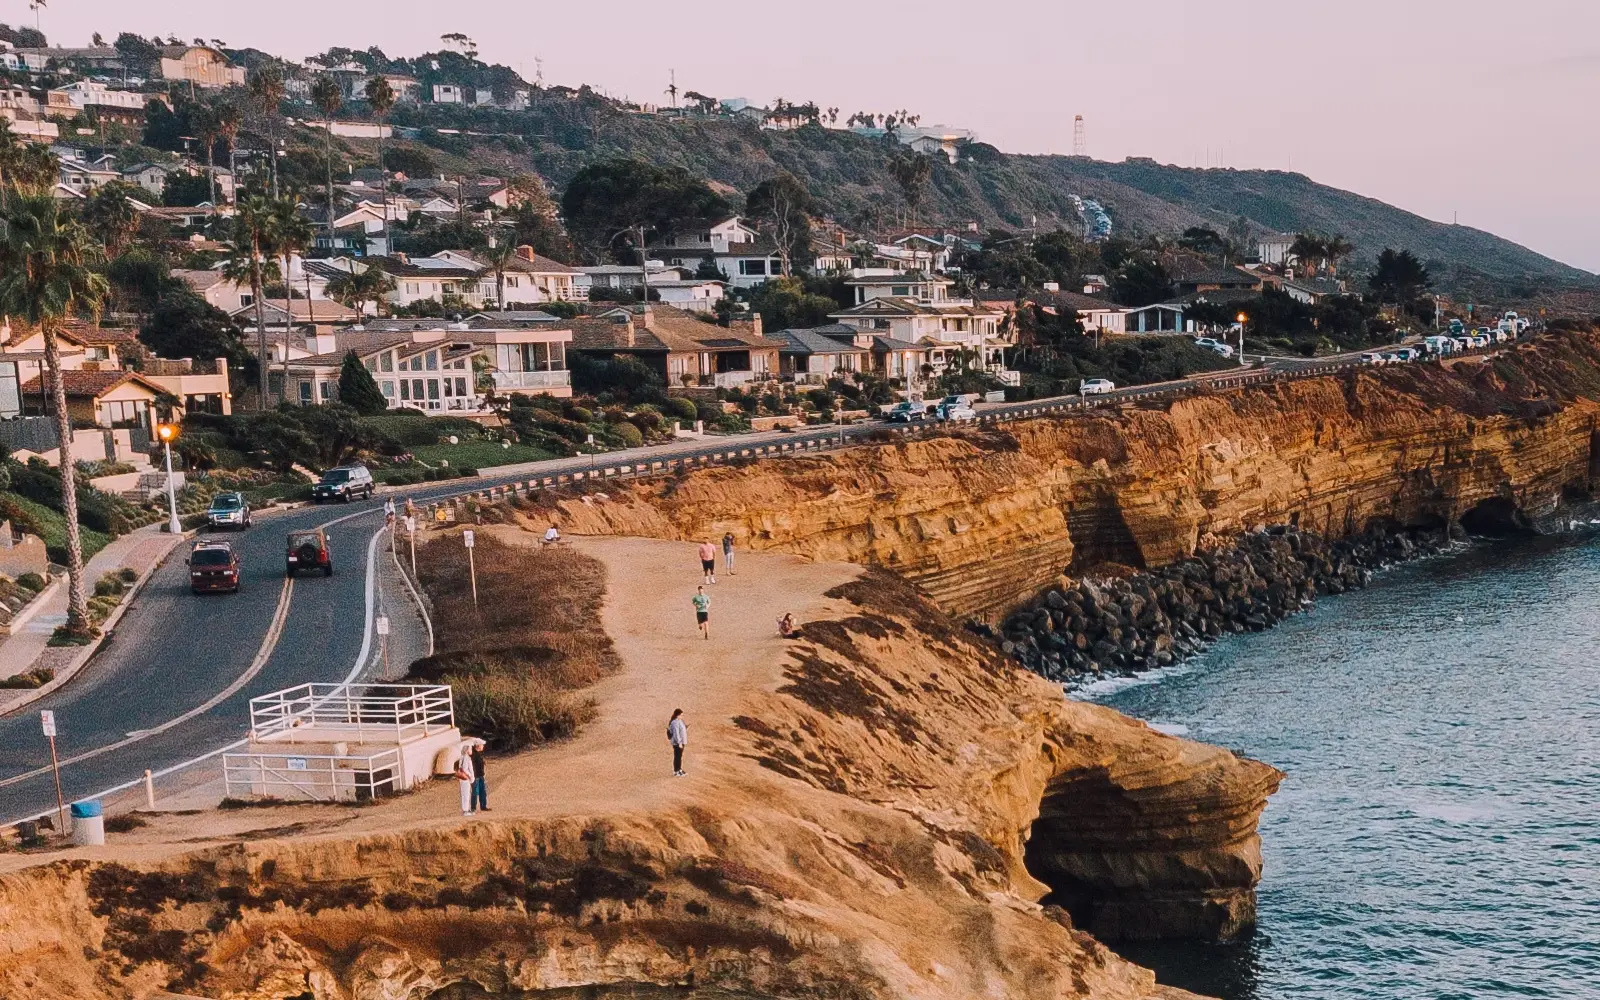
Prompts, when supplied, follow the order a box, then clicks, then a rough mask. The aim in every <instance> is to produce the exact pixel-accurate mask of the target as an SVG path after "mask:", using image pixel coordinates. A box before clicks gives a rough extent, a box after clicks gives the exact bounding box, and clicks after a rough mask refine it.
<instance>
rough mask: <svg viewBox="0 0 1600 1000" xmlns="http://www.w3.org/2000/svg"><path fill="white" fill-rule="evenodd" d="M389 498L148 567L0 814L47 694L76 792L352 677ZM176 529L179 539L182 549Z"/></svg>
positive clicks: (43, 802)
mask: <svg viewBox="0 0 1600 1000" xmlns="http://www.w3.org/2000/svg"><path fill="white" fill-rule="evenodd" d="M1354 360H1355V355H1354V354H1352V355H1343V356H1340V357H1337V358H1324V359H1315V360H1311V359H1298V358H1267V359H1264V361H1263V364H1262V365H1261V366H1260V367H1256V368H1251V369H1243V368H1241V369H1238V370H1227V371H1222V372H1212V373H1207V374H1205V375H1203V376H1200V377H1198V378H1195V379H1180V380H1178V381H1175V382H1168V383H1161V384H1158V385H1149V386H1133V387H1129V388H1127V389H1123V390H1118V391H1117V392H1113V393H1107V394H1105V395H1102V396H1099V397H1094V398H1093V399H1091V400H1090V403H1091V405H1094V406H1104V405H1114V404H1116V403H1118V402H1127V401H1134V400H1138V399H1140V398H1149V397H1154V396H1164V395H1170V394H1173V393H1177V392H1183V391H1187V390H1189V389H1192V388H1193V387H1194V386H1195V384H1196V383H1197V382H1198V381H1202V380H1203V381H1209V382H1213V383H1219V384H1223V385H1226V384H1236V383H1238V382H1242V381H1257V380H1267V379H1270V378H1273V377H1283V376H1285V375H1288V376H1294V375H1304V374H1312V373H1315V372H1320V371H1325V370H1329V369H1338V368H1343V367H1349V366H1351V365H1353V363H1354ZM1083 405H1084V400H1082V399H1080V398H1079V397H1076V396H1069V397H1059V398H1056V399H1050V400H1035V401H1030V402H1026V403H1003V404H986V405H981V406H980V411H981V419H983V420H984V421H985V422H990V421H1001V420H1006V419H1014V418H1016V417H1020V416H1026V415H1030V414H1033V413H1038V412H1048V411H1052V410H1062V409H1073V408H1078V407H1081V406H1083ZM882 427H883V425H882V424H879V423H867V424H857V425H852V426H846V427H843V428H838V427H816V428H809V429H806V430H801V431H795V432H771V433H764V434H751V435H742V436H740V437H736V438H708V439H705V440H690V439H685V440H681V441H678V442H675V443H673V444H669V445H666V446H661V447H653V448H640V449H632V450H630V451H627V452H617V453H608V454H606V455H604V456H600V457H599V458H597V459H592V458H590V457H588V456H580V457H578V458H568V459H556V460H552V461H549V462H540V463H534V464H533V465H530V466H519V467H515V468H509V469H506V470H501V471H500V472H499V473H497V474H493V475H485V476H482V477H480V478H477V479H471V480H462V481H456V482H454V483H441V484H435V485H431V486H428V487H424V488H416V489H412V490H408V491H406V493H405V495H407V496H410V497H412V498H414V499H415V500H417V501H418V502H426V501H428V500H430V499H439V498H443V497H447V496H450V495H454V494H460V493H462V492H465V491H472V490H479V489H485V488H488V487H491V486H495V485H499V484H504V483H509V482H516V481H525V480H527V479H528V478H529V477H530V476H531V475H540V476H553V475H558V474H561V473H571V472H578V471H584V470H588V469H590V468H591V467H593V466H594V465H595V464H596V462H598V463H599V464H601V465H602V466H611V465H617V464H627V463H631V462H638V461H652V460H654V461H661V460H664V459H685V458H696V457H700V456H711V455H722V454H725V453H727V452H728V451H729V450H730V449H747V448H758V447H762V446H764V445H768V444H777V443H779V442H781V443H783V444H788V445H800V444H802V443H805V442H815V441H830V442H832V441H838V440H840V439H841V436H842V439H843V440H845V441H850V440H854V439H858V438H861V437H864V436H866V435H869V434H873V433H875V432H877V431H879V430H880V429H881V428H882ZM316 525H325V526H328V530H329V532H330V537H331V540H332V541H331V548H332V550H333V555H334V564H335V572H334V575H333V576H332V577H326V578H324V577H320V576H309V575H304V576H299V577H297V578H295V579H294V580H286V579H285V577H284V574H283V567H284V535H285V532H287V531H291V530H295V529H300V528H309V527H313V526H316ZM382 527H383V517H382V510H381V501H367V502H364V503H359V504H355V505H353V506H352V507H350V508H344V507H331V508H329V507H311V508H304V509H300V510H294V511H290V512H287V513H284V514H281V515H273V516H258V517H257V519H256V524H255V526H254V527H253V528H251V529H250V530H249V531H247V532H244V533H242V534H239V535H236V536H233V541H234V542H235V548H236V549H237V550H238V551H239V553H240V557H241V560H242V562H243V566H244V583H243V586H242V588H241V592H240V593H239V594H236V595H206V596H195V595H192V594H190V593H189V590H188V587H187V583H188V578H187V567H186V566H185V565H184V562H183V559H182V558H181V557H179V556H177V555H174V556H172V557H169V558H168V559H167V560H166V562H165V563H163V564H162V565H161V566H159V567H158V568H157V569H156V570H155V572H154V573H153V574H152V577H151V579H150V580H149V581H148V583H147V584H146V585H145V587H144V589H143V590H142V591H141V592H140V593H139V595H138V596H137V597H136V598H135V599H134V604H133V606H132V607H130V608H129V609H128V612H127V613H126V614H125V615H124V617H123V619H122V622H121V624H120V625H119V626H118V627H117V629H116V631H115V632H114V633H113V635H112V638H111V639H110V640H109V641H108V642H107V643H106V644H105V645H104V646H103V647H102V649H101V651H100V652H99V653H98V654H97V655H96V657H95V659H94V660H93V661H92V662H91V663H89V664H88V665H87V666H85V667H84V669H83V670H82V671H81V672H80V673H79V675H78V677H76V678H74V680H72V681H71V682H70V683H68V684H66V685H65V686H63V687H62V688H61V689H59V690H57V691H55V692H54V693H52V694H51V695H49V696H48V697H46V698H44V699H42V700H40V701H38V702H35V703H33V704H31V705H29V706H27V707H26V708H25V709H23V710H20V711H18V712H15V713H13V714H10V715H6V716H0V825H4V824H9V823H12V822H15V821H16V820H18V819H22V818H26V817H29V816H35V815H39V814H41V813H44V812H48V811H50V810H52V809H54V808H55V804H56V793H55V785H54V781H53V778H52V775H51V771H50V754H49V747H48V744H47V743H46V741H45V739H44V737H43V735H42V734H41V732H40V728H39V714H38V713H39V710H40V709H50V710H52V711H54V712H55V714H56V720H57V726H58V730H59V735H58V736H57V741H56V742H57V750H58V753H59V755H60V757H61V760H62V767H61V784H62V793H63V795H64V797H65V798H66V800H67V801H69V802H71V801H73V800H74V799H78V798H83V797H87V796H91V795H96V794H99V793H102V792H104V791H106V790H108V789H111V788H114V787H117V786H120V785H123V784H124V783H132V782H134V781H136V780H138V779H139V778H140V777H142V775H143V772H144V771H145V769H147V768H148V769H150V770H152V771H155V772H158V773H159V772H160V771H162V770H163V769H166V768H172V767H175V766H178V765H180V764H183V763H185V762H188V761H192V760H194V759H195V758H197V757H200V756H203V755H206V754H209V753H213V752H216V751H219V750H220V748H222V747H226V746H228V745H229V744H232V743H234V742H236V741H238V740H240V739H242V738H243V737H244V735H245V733H246V732H247V730H248V728H249V724H248V721H249V701H250V699H251V698H252V697H255V696H258V695H261V694H265V693H267V692H270V691H275V690H279V689H281V688H286V687H292V686H294V685H297V684H303V683H306V682H308V681H309V682H324V683H337V682H342V681H345V680H347V679H349V678H353V677H355V676H356V675H357V674H358V673H359V672H360V670H361V668H362V667H363V666H365V665H366V664H365V663H364V662H363V660H364V659H366V660H370V659H371V650H372V646H373V640H372V637H371V634H370V633H371V630H372V621H371V618H372V613H371V608H372V598H371V596H370V595H371V592H372V588H373V583H372V582H371V581H372V580H373V571H372V570H373V567H372V562H373V559H375V558H376V556H377V555H378V554H379V551H380V549H383V548H384V547H385V546H384V545H383V544H382V539H383V537H386V536H383V535H382V532H381V529H382ZM187 550H188V546H186V545H182V546H179V547H178V548H177V549H175V550H174V552H175V553H181V552H186V551H187Z"/></svg>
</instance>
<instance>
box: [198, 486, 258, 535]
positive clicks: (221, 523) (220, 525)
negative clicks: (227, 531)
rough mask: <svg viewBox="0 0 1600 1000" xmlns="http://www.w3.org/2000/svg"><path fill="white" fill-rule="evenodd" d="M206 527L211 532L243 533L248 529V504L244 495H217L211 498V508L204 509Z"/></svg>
mask: <svg viewBox="0 0 1600 1000" xmlns="http://www.w3.org/2000/svg"><path fill="white" fill-rule="evenodd" d="M206 527H208V528H210V529H211V530H212V531H221V530H223V529H224V528H232V529H234V530H235V531H243V530H244V529H246V528H248V527H250V503H249V501H247V500H245V498H244V494H243V493H218V494H217V495H216V496H214V497H212V498H211V506H210V507H209V508H207V509H206Z"/></svg>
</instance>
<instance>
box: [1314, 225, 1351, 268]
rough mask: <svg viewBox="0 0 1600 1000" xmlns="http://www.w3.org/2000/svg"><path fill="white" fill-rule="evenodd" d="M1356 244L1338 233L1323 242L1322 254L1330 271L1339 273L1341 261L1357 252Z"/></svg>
mask: <svg viewBox="0 0 1600 1000" xmlns="http://www.w3.org/2000/svg"><path fill="white" fill-rule="evenodd" d="M1355 249H1356V245H1355V244H1354V243H1351V242H1350V241H1349V240H1347V239H1345V238H1344V237H1343V236H1341V235H1339V234H1338V233H1334V234H1333V235H1332V236H1330V237H1328V238H1327V239H1326V240H1325V241H1323V244H1322V256H1323V259H1324V260H1325V261H1326V262H1327V265H1328V273H1329V274H1338V273H1339V261H1341V260H1343V259H1344V258H1346V257H1348V256H1350V255H1351V254H1352V253H1354V252H1355Z"/></svg>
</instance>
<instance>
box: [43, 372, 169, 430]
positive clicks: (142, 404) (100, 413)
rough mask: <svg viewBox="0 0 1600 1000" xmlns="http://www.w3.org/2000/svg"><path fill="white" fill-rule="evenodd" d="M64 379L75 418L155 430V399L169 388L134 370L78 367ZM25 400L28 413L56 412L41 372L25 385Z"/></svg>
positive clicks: (101, 424) (109, 425)
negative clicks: (98, 369) (41, 378)
mask: <svg viewBox="0 0 1600 1000" xmlns="http://www.w3.org/2000/svg"><path fill="white" fill-rule="evenodd" d="M61 380H62V383H63V384H64V386H65V388H66V395H67V413H68V414H70V415H71V416H72V419H73V421H74V422H79V421H81V422H82V423H85V424H91V425H93V426H95V427H105V428H111V429H116V428H129V427H142V428H144V429H145V430H147V431H148V430H151V429H152V425H153V421H152V419H151V413H152V412H153V411H154V409H155V402H156V400H157V398H159V397H160V396H162V395H163V394H164V393H165V392H166V390H165V389H164V388H163V387H162V386H159V385H157V384H156V383H154V382H152V381H150V380H149V379H147V378H145V377H144V376H143V375H140V374H139V373H138V372H132V371H121V370H111V371H91V370H85V369H78V370H75V371H63V372H62V373H61ZM30 402H31V404H32V405H31V406H30ZM22 404H23V411H24V412H25V413H33V414H40V415H42V414H46V413H53V412H55V411H54V410H53V409H52V408H51V404H50V401H49V394H48V393H47V392H46V391H45V388H44V385H43V384H42V383H41V382H40V380H39V377H38V376H37V375H36V376H34V377H33V378H31V379H29V380H28V381H27V382H26V383H25V384H24V385H23V386H22Z"/></svg>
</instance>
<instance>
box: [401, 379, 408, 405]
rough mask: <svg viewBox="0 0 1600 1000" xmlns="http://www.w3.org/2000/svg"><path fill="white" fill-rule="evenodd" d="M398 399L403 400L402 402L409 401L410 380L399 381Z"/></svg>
mask: <svg viewBox="0 0 1600 1000" xmlns="http://www.w3.org/2000/svg"><path fill="white" fill-rule="evenodd" d="M400 398H401V399H403V400H407V401H409V400H410V399H411V380H410V379H404V378H403V379H401V380H400Z"/></svg>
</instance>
